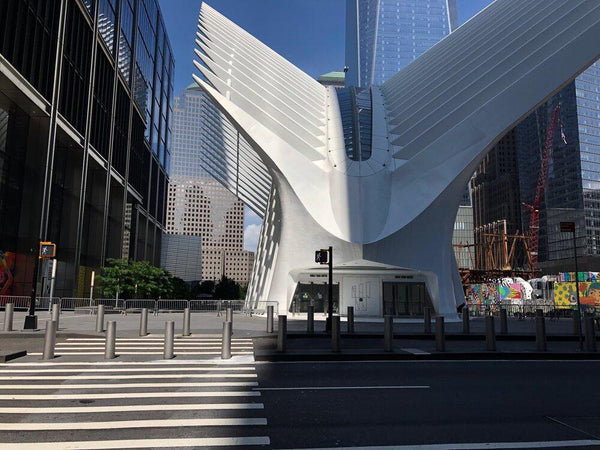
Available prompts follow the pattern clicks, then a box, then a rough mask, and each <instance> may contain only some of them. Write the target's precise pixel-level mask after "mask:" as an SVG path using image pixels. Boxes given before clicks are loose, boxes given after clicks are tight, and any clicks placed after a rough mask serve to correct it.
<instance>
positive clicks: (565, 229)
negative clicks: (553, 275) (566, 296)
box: [560, 222, 583, 350]
mask: <svg viewBox="0 0 600 450" xmlns="http://www.w3.org/2000/svg"><path fill="white" fill-rule="evenodd" d="M560 231H561V233H572V234H573V257H574V259H575V297H576V298H577V311H579V327H578V328H579V349H580V350H583V335H582V333H581V302H580V301H579V267H578V265H577V239H576V235H575V222H561V223H560Z"/></svg>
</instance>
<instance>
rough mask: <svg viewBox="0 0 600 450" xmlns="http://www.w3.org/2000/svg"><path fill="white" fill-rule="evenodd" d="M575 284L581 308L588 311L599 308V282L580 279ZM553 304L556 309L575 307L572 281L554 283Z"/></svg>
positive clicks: (575, 301) (575, 299) (575, 300)
mask: <svg viewBox="0 0 600 450" xmlns="http://www.w3.org/2000/svg"><path fill="white" fill-rule="evenodd" d="M577 285H578V289H579V303H580V304H581V309H582V310H584V311H589V312H593V311H595V310H600V282H589V281H581V282H579V283H577ZM554 305H555V306H556V308H558V309H576V308H577V295H576V293H575V283H574V282H568V281H564V282H558V283H556V284H555V285H554Z"/></svg>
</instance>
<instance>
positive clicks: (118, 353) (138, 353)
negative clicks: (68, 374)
mask: <svg viewBox="0 0 600 450" xmlns="http://www.w3.org/2000/svg"><path fill="white" fill-rule="evenodd" d="M232 353H233V354H234V355H252V352H245V351H244V352H238V351H236V352H233V349H232ZM54 354H55V355H59V356H62V355H86V356H87V355H104V351H102V352H78V351H71V352H65V351H60V352H55V353H54ZM162 354H163V352H129V351H127V352H122V351H121V352H120V351H118V349H117V355H162ZM220 354H221V352H187V351H175V355H220ZM27 355H31V356H42V353H38V352H35V353H34V352H32V353H29V352H28V353H27Z"/></svg>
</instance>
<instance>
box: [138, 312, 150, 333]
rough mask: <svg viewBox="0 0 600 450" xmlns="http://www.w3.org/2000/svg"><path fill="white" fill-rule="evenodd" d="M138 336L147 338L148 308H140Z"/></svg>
mask: <svg viewBox="0 0 600 450" xmlns="http://www.w3.org/2000/svg"><path fill="white" fill-rule="evenodd" d="M140 336H148V308H142V315H141V316H140Z"/></svg>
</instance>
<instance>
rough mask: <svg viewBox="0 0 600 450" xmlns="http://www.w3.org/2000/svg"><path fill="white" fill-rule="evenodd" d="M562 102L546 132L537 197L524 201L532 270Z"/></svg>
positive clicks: (536, 266) (534, 264) (534, 263)
mask: <svg viewBox="0 0 600 450" xmlns="http://www.w3.org/2000/svg"><path fill="white" fill-rule="evenodd" d="M559 111H560V103H559V104H558V105H556V107H555V108H554V112H553V113H552V120H551V121H550V126H549V127H548V132H547V133H546V142H545V143H544V150H543V153H542V163H541V165H540V173H539V174H538V180H537V186H536V188H535V197H534V199H533V203H532V204H531V205H529V204H527V203H523V206H525V207H526V208H527V209H528V210H529V211H530V213H531V215H530V216H529V250H530V252H531V270H532V271H534V272H536V271H537V270H538V248H539V243H540V207H541V206H542V200H543V198H544V192H545V190H546V180H547V179H548V169H549V168H550V158H551V157H552V147H553V146H554V132H555V131H556V124H557V123H558V114H559ZM561 138H562V139H563V141H565V137H564V133H563V132H562V130H561ZM565 143H566V141H565Z"/></svg>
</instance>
